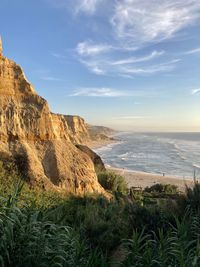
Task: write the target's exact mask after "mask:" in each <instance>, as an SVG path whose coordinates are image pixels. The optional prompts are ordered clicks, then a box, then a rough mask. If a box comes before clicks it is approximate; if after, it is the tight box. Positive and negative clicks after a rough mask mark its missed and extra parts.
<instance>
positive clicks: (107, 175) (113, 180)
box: [98, 172, 128, 195]
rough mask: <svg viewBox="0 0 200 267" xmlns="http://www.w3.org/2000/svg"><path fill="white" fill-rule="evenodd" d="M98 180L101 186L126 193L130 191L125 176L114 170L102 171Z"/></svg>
mask: <svg viewBox="0 0 200 267" xmlns="http://www.w3.org/2000/svg"><path fill="white" fill-rule="evenodd" d="M98 181H99V183H100V184H101V186H102V187H103V188H104V189H106V190H108V191H111V192H115V193H120V194H122V195H126V194H127V193H128V188H127V184H126V182H125V179H124V177H123V176H121V175H119V174H116V173H114V172H100V173H99V174H98Z"/></svg>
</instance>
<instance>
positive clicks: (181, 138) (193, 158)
mask: <svg viewBox="0 0 200 267" xmlns="http://www.w3.org/2000/svg"><path fill="white" fill-rule="evenodd" d="M114 137H115V138H117V139H118V140H119V142H116V143H113V144H109V145H107V146H104V147H101V148H99V149H96V150H95V152H96V153H97V154H99V155H100V156H101V158H102V159H103V161H104V163H105V164H106V165H109V166H111V167H116V168H125V169H128V170H130V171H140V172H148V173H156V174H165V175H173V176H178V177H181V178H183V177H184V178H193V177H194V174H195V176H196V177H197V178H200V133H130V132H126V133H125V132H123V133H118V134H116V135H115V136H114Z"/></svg>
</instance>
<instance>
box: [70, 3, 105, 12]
mask: <svg viewBox="0 0 200 267" xmlns="http://www.w3.org/2000/svg"><path fill="white" fill-rule="evenodd" d="M68 1H69V0H68ZM102 1H103V0H79V1H78V3H77V4H76V9H75V12H76V13H77V14H78V13H86V14H88V15H93V14H94V13H95V11H96V9H97V7H98V5H99V4H100V3H101V2H102Z"/></svg>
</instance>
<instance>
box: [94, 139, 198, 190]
mask: <svg viewBox="0 0 200 267" xmlns="http://www.w3.org/2000/svg"><path fill="white" fill-rule="evenodd" d="M118 142H120V140H99V141H94V142H92V143H91V144H90V147H91V149H93V150H96V149H97V150H98V149H101V148H104V147H107V146H109V145H112V144H115V143H118ZM97 154H98V151H97ZM105 167H106V169H107V170H108V171H113V172H115V173H117V174H120V175H122V176H123V177H124V178H125V180H126V183H127V185H128V188H130V187H141V188H142V189H144V188H145V187H147V186H148V187H150V186H152V185H154V184H157V183H161V184H172V185H176V186H177V187H178V188H179V190H180V191H181V192H185V187H186V185H187V186H188V187H191V186H193V184H194V179H193V177H183V176H176V175H170V174H166V173H165V174H164V175H162V174H158V173H148V172H142V171H137V170H128V169H125V168H116V167H112V166H110V165H106V164H105Z"/></svg>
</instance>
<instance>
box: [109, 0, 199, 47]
mask: <svg viewBox="0 0 200 267" xmlns="http://www.w3.org/2000/svg"><path fill="white" fill-rule="evenodd" d="M199 18H200V2H199V1H198V0H185V1H183V0H162V1H149V0H143V1H141V0H121V1H116V4H115V11H114V14H113V16H112V18H111V23H112V25H113V28H114V30H115V32H116V36H117V38H119V39H121V40H123V41H126V42H127V43H129V44H135V43H139V44H144V43H149V42H160V41H162V40H165V39H169V38H172V37H174V36H175V34H176V33H177V32H179V31H180V30H182V29H184V28H185V27H187V26H189V25H192V24H195V23H196V22H197V20H198V19H199Z"/></svg>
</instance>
